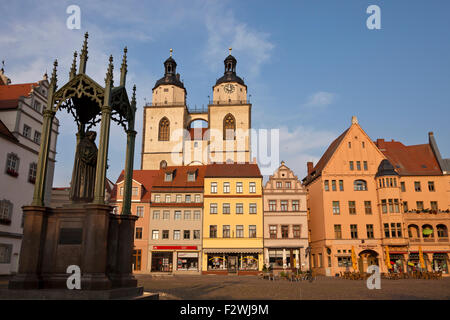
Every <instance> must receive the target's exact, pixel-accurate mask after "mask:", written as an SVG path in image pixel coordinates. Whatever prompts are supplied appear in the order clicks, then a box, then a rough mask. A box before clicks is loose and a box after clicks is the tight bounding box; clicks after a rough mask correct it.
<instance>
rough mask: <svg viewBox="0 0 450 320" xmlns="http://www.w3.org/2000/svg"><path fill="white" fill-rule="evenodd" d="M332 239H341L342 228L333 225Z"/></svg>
mask: <svg viewBox="0 0 450 320" xmlns="http://www.w3.org/2000/svg"><path fill="white" fill-rule="evenodd" d="M334 237H335V238H336V239H342V228H341V225H340V224H335V225H334Z"/></svg>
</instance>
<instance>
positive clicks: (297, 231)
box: [292, 224, 300, 239]
mask: <svg viewBox="0 0 450 320" xmlns="http://www.w3.org/2000/svg"><path fill="white" fill-rule="evenodd" d="M292 233H293V234H294V238H296V239H300V225H298V224H296V225H293V226H292Z"/></svg>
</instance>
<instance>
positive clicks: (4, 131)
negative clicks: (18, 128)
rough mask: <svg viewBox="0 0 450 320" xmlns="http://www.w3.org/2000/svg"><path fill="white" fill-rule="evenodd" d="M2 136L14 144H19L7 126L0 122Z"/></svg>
mask: <svg viewBox="0 0 450 320" xmlns="http://www.w3.org/2000/svg"><path fill="white" fill-rule="evenodd" d="M0 135H1V136H2V137H5V138H6V139H8V140H11V141H13V142H18V141H19V140H17V138H16V137H14V135H13V134H12V133H11V131H9V129H8V128H7V127H6V126H5V124H4V123H3V122H2V120H0Z"/></svg>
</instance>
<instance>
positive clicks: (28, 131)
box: [23, 124, 31, 139]
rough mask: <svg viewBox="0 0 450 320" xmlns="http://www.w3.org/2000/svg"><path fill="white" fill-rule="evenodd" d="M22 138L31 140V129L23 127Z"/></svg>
mask: <svg viewBox="0 0 450 320" xmlns="http://www.w3.org/2000/svg"><path fill="white" fill-rule="evenodd" d="M23 136H24V137H25V138H28V139H31V127H29V126H27V125H26V124H24V125H23Z"/></svg>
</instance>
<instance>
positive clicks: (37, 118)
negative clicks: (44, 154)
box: [0, 68, 59, 274]
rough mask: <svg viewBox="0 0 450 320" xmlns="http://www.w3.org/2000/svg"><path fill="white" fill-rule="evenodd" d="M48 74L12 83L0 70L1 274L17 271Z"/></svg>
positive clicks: (51, 169) (50, 178)
mask: <svg viewBox="0 0 450 320" xmlns="http://www.w3.org/2000/svg"><path fill="white" fill-rule="evenodd" d="M48 87H49V82H48V80H47V76H46V75H44V79H43V80H40V81H38V82H35V83H24V84H11V82H10V80H9V79H8V78H7V77H6V76H5V75H4V70H3V68H2V69H1V70H0V274H11V273H15V272H17V268H18V262H19V253H20V244H21V239H22V234H23V214H22V206H24V205H30V204H31V201H32V199H33V192H34V181H35V179H36V169H37V162H38V155H39V149H40V140H41V130H42V120H43V114H42V112H43V109H44V108H45V106H46V104H47V93H48ZM58 127H59V124H58V120H57V119H56V118H55V121H54V122H53V128H52V129H53V133H52V137H55V139H53V140H52V141H51V146H50V154H49V158H50V160H51V161H50V162H49V168H48V175H47V189H46V198H45V204H46V205H48V204H49V203H50V196H51V189H52V188H51V187H52V183H53V173H54V168H55V156H56V140H57V139H56V137H57V135H58Z"/></svg>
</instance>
